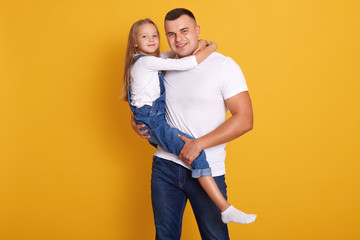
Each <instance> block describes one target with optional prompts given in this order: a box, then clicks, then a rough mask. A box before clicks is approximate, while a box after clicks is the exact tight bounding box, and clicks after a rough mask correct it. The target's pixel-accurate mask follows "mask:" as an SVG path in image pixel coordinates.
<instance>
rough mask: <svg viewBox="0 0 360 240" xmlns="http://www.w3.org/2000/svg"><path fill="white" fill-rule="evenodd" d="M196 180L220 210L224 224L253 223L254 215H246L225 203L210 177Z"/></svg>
mask: <svg viewBox="0 0 360 240" xmlns="http://www.w3.org/2000/svg"><path fill="white" fill-rule="evenodd" d="M198 180H199V183H200V185H201V186H202V188H203V189H204V190H205V192H206V193H207V194H208V195H209V197H210V198H211V199H212V200H213V201H214V203H215V204H216V206H217V207H218V208H219V209H220V211H221V219H222V221H223V222H224V223H230V222H235V223H240V224H249V223H252V222H254V221H255V219H256V215H254V214H246V213H244V212H242V211H240V210H238V209H236V208H235V207H233V206H232V205H230V203H228V201H226V199H225V198H224V196H223V195H222V194H221V192H220V190H219V188H218V186H217V185H216V183H215V181H214V178H213V177H212V176H204V177H199V178H198Z"/></svg>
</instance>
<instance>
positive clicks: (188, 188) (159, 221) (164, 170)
mask: <svg viewBox="0 0 360 240" xmlns="http://www.w3.org/2000/svg"><path fill="white" fill-rule="evenodd" d="M214 180H215V182H216V184H217V186H218V187H219V189H220V192H221V193H222V195H223V196H224V198H225V199H227V193H226V188H227V186H226V183H225V177H224V176H219V177H214ZM151 199H152V205H153V212H154V218H155V228H156V239H157V240H179V239H180V237H181V229H182V218H183V213H184V210H185V205H186V203H187V199H189V201H190V204H191V207H192V209H193V212H194V215H195V218H196V221H197V224H198V228H199V231H200V235H201V239H203V240H227V239H229V233H228V228H227V225H226V224H224V223H223V222H222V220H221V212H220V210H219V208H218V207H217V206H216V205H215V203H214V202H213V201H212V200H211V199H210V197H209V196H208V194H207V193H206V192H205V191H204V189H203V188H202V187H201V185H200V183H199V181H197V180H196V179H194V178H193V177H192V176H191V171H190V170H189V169H187V168H184V167H183V166H180V165H178V164H176V163H174V162H171V161H169V160H165V159H162V158H159V157H156V156H154V161H153V166H152V175H151Z"/></svg>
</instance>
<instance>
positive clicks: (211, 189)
mask: <svg viewBox="0 0 360 240" xmlns="http://www.w3.org/2000/svg"><path fill="white" fill-rule="evenodd" d="M178 134H181V135H184V136H186V137H188V138H193V137H191V136H189V135H187V134H184V133H182V132H180V131H179V130H178V129H176V128H171V127H170V126H169V125H168V124H164V125H161V126H159V127H157V128H155V129H151V130H150V136H151V137H152V138H154V139H156V142H158V143H159V144H160V146H162V147H163V148H164V149H165V150H166V151H168V152H171V153H174V154H176V155H179V153H180V151H181V149H182V148H183V146H184V142H183V141H182V140H181V139H180V138H179V137H178ZM191 167H192V177H194V178H198V179H199V182H200V185H201V186H202V187H203V188H204V190H205V192H206V193H207V194H208V195H209V197H210V198H211V199H212V200H213V201H214V203H215V204H216V206H217V207H218V208H219V209H220V210H221V218H222V221H223V222H224V223H229V222H236V223H241V224H248V223H252V222H253V221H255V218H256V215H253V214H246V213H243V212H241V211H239V210H237V209H236V208H234V207H233V206H231V205H230V204H229V203H228V202H227V201H226V199H225V198H224V197H223V195H222V194H221V192H220V190H219V188H218V186H217V185H216V183H215V181H214V179H213V177H212V176H211V169H210V167H209V163H208V162H207V161H206V155H205V152H204V151H201V153H200V155H199V156H198V157H197V158H196V159H195V160H194V161H193V162H192V164H191Z"/></svg>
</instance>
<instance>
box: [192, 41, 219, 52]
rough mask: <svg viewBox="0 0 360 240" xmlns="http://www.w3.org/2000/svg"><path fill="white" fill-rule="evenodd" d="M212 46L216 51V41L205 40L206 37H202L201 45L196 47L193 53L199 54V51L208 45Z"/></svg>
mask: <svg viewBox="0 0 360 240" xmlns="http://www.w3.org/2000/svg"><path fill="white" fill-rule="evenodd" d="M209 46H211V47H212V50H213V51H216V49H217V45H216V43H214V42H212V41H210V40H204V39H200V40H199V46H198V47H197V48H196V49H195V51H194V52H193V55H195V54H197V53H198V52H200V51H201V50H203V49H204V48H206V47H209Z"/></svg>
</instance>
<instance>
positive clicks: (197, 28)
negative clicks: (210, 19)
mask: <svg viewBox="0 0 360 240" xmlns="http://www.w3.org/2000/svg"><path fill="white" fill-rule="evenodd" d="M195 29H196V34H197V36H198V37H200V26H199V25H197V26H196V28H195Z"/></svg>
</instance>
